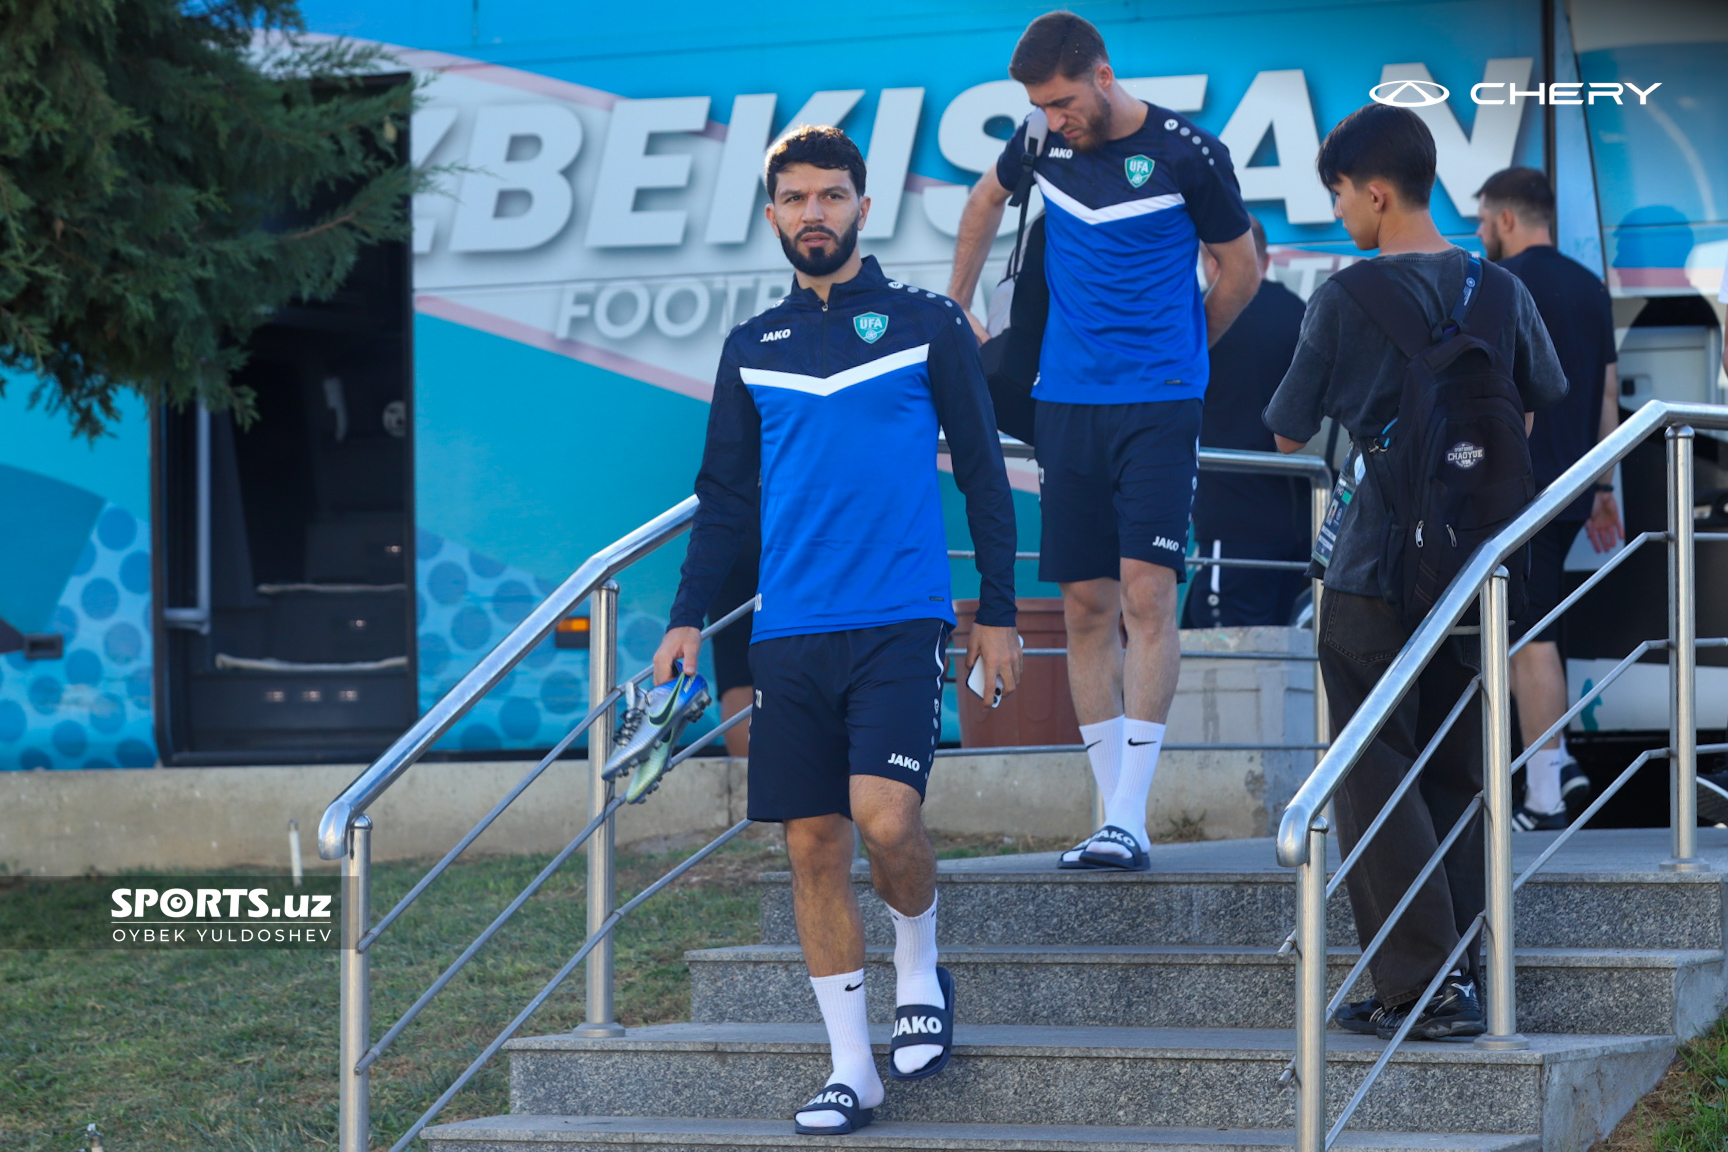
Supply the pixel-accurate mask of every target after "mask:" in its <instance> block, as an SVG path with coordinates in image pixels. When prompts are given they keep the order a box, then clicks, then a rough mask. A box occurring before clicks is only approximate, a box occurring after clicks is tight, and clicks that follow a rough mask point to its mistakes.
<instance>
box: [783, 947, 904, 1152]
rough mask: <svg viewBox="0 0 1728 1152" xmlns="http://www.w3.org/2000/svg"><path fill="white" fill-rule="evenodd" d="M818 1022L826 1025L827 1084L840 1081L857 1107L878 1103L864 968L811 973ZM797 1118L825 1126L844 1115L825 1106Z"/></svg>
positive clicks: (879, 1079)
mask: <svg viewBox="0 0 1728 1152" xmlns="http://www.w3.org/2000/svg"><path fill="white" fill-rule="evenodd" d="M810 987H812V988H814V989H815V990H816V1003H817V1005H818V1006H819V1007H821V1009H822V1023H824V1024H826V1025H827V1026H828V1047H829V1049H830V1051H831V1052H832V1053H833V1061H834V1068H833V1071H832V1072H831V1073H829V1076H828V1083H830V1084H844V1085H846V1086H847V1087H848V1088H851V1089H852V1090H853V1091H854V1092H856V1093H858V1107H860V1108H874V1107H876V1105H878V1104H880V1103H882V1095H883V1092H882V1077H881V1076H880V1075H878V1074H877V1072H876V1058H875V1057H874V1056H873V1055H872V1054H871V1052H870V1031H869V1023H868V1021H867V1020H866V1019H865V1016H864V969H862V968H860V969H858V971H856V972H846V973H843V974H842V975H839V976H812V977H810ZM798 1120H799V1122H800V1123H802V1124H806V1125H808V1126H810V1127H812V1128H829V1127H834V1126H836V1125H839V1124H843V1123H845V1121H846V1117H844V1116H842V1115H840V1113H838V1112H834V1111H831V1110H829V1109H827V1108H822V1109H816V1110H813V1111H810V1112H800V1113H798Z"/></svg>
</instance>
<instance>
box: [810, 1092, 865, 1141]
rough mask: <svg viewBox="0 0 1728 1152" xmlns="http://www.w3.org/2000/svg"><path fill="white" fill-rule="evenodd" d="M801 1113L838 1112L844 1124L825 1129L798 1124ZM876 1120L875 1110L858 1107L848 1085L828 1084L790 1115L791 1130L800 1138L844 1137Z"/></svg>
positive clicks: (856, 1098)
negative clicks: (843, 1118) (842, 1117)
mask: <svg viewBox="0 0 1728 1152" xmlns="http://www.w3.org/2000/svg"><path fill="white" fill-rule="evenodd" d="M802 1112H838V1113H840V1115H842V1116H844V1117H846V1123H844V1124H831V1125H829V1126H828V1127H826V1128H821V1127H816V1126H814V1125H810V1124H800V1123H798V1116H799V1113H802ZM874 1119H876V1109H874V1108H860V1107H858V1093H857V1092H855V1091H853V1090H852V1086H851V1085H849V1084H829V1085H826V1086H824V1087H823V1089H822V1091H820V1092H818V1093H816V1095H815V1096H814V1097H812V1098H811V1100H810V1103H808V1104H806V1105H804V1107H802V1108H800V1109H798V1111H797V1112H794V1113H793V1114H792V1130H793V1131H794V1132H796V1133H797V1134H798V1135H800V1136H845V1135H846V1134H847V1133H850V1132H856V1131H858V1129H860V1128H862V1127H864V1126H865V1125H866V1124H868V1123H870V1121H872V1120H874Z"/></svg>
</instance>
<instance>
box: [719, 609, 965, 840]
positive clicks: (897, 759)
mask: <svg viewBox="0 0 1728 1152" xmlns="http://www.w3.org/2000/svg"><path fill="white" fill-rule="evenodd" d="M950 630H951V629H950V626H949V624H948V622H947V621H945V620H908V621H905V622H903V623H898V624H883V625H880V626H878V627H875V628H857V629H853V630H852V631H849V632H816V633H810V634H806V635H801V636H776V637H774V638H772V639H769V640H758V641H756V643H754V644H752V645H750V673H751V676H752V677H753V678H754V683H755V685H756V710H755V711H754V712H753V713H752V714H751V716H750V804H749V807H750V819H752V820H797V819H801V818H803V817H806V816H828V815H831V814H833V813H836V812H838V813H839V814H840V815H842V816H845V817H847V818H848V819H850V818H851V816H852V798H851V779H852V777H853V776H885V777H887V778H888V779H890V780H899V781H900V782H902V783H904V784H906V785H908V786H910V787H912V788H915V789H917V791H918V795H919V796H920V797H922V796H923V795H924V785H925V782H926V781H927V780H928V778H929V775H930V766H931V764H932V762H933V754H934V753H935V751H936V741H937V738H938V737H939V736H940V735H941V732H942V674H943V671H944V670H945V666H946V663H947V661H946V658H945V655H944V650H945V649H946V648H947V645H948V633H949V631H950Z"/></svg>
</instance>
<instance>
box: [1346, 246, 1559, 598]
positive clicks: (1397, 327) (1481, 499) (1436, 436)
mask: <svg viewBox="0 0 1728 1152" xmlns="http://www.w3.org/2000/svg"><path fill="white" fill-rule="evenodd" d="M1333 279H1335V280H1337V281H1338V282H1339V284H1340V285H1341V286H1342V287H1343V288H1344V289H1345V290H1346V291H1348V292H1349V293H1350V295H1351V297H1352V298H1354V299H1355V301H1356V303H1357V304H1359V305H1360V306H1361V308H1362V311H1364V312H1366V313H1367V314H1368V317H1369V319H1371V320H1373V321H1374V323H1375V324H1376V325H1378V326H1379V328H1380V329H1381V331H1383V332H1384V333H1385V334H1386V335H1387V337H1388V338H1389V339H1391V341H1392V343H1393V344H1394V345H1395V346H1396V347H1397V348H1398V350H1399V351H1400V352H1402V353H1403V354H1404V355H1405V356H1406V357H1407V358H1408V359H1409V364H1408V366H1407V367H1406V368H1405V370H1404V382H1403V389H1402V392H1401V394H1400V396H1399V400H1398V414H1397V415H1396V416H1395V417H1394V418H1393V420H1392V421H1391V423H1389V424H1387V425H1386V426H1385V427H1384V428H1382V429H1380V430H1379V431H1378V432H1374V433H1371V434H1369V435H1366V436H1363V435H1360V434H1358V435H1357V436H1356V439H1357V449H1358V451H1360V452H1361V453H1362V456H1363V459H1364V461H1365V462H1366V464H1367V468H1368V471H1369V473H1370V474H1371V475H1372V476H1373V479H1374V486H1375V488H1376V490H1377V491H1378V492H1379V493H1380V498H1381V499H1382V500H1383V501H1384V502H1385V504H1386V511H1387V517H1388V520H1389V523H1388V525H1387V533H1386V540H1385V544H1384V551H1383V552H1382V553H1381V564H1380V589H1381V594H1382V595H1383V596H1384V597H1385V598H1386V600H1387V601H1388V602H1390V603H1391V604H1392V605H1393V606H1394V607H1395V608H1396V609H1397V610H1398V612H1399V616H1400V618H1401V619H1402V621H1403V623H1404V624H1405V626H1407V627H1410V628H1415V627H1416V626H1417V625H1418V624H1419V623H1421V621H1422V619H1423V618H1424V617H1425V616H1427V615H1428V612H1429V610H1430V609H1432V608H1433V607H1434V603H1435V601H1437V600H1439V598H1440V596H1441V595H1442V594H1443V593H1444V592H1445V591H1446V586H1447V585H1448V584H1450V583H1451V582H1452V578H1453V577H1454V576H1456V575H1457V574H1458V570H1459V569H1460V568H1462V567H1463V566H1464V561H1465V560H1467V559H1468V558H1469V556H1470V554H1471V553H1472V552H1474V551H1475V550H1476V546H1477V545H1479V544H1481V543H1482V542H1483V541H1484V540H1487V539H1488V538H1489V537H1491V536H1493V535H1494V534H1495V533H1496V532H1498V531H1499V530H1500V529H1502V528H1504V527H1505V526H1506V524H1507V523H1508V522H1509V521H1510V520H1511V519H1512V518H1513V517H1514V516H1516V515H1517V514H1518V513H1519V512H1521V511H1522V510H1523V509H1524V507H1525V505H1527V504H1529V503H1530V501H1531V499H1532V498H1533V497H1534V496H1535V495H1536V480H1535V476H1534V473H1533V472H1532V470H1531V467H1530V441H1529V438H1528V436H1527V434H1526V433H1525V430H1524V401H1523V398H1522V397H1521V396H1520V395H1519V394H1518V388H1517V386H1516V385H1515V384H1514V383H1513V381H1512V373H1511V370H1510V368H1509V367H1508V366H1507V364H1506V361H1505V358H1504V357H1503V356H1501V355H1500V352H1499V349H1498V347H1497V346H1496V345H1495V343H1493V340H1494V337H1495V335H1496V332H1497V329H1498V326H1499V324H1500V323H1501V321H1502V320H1503V319H1504V317H1505V316H1506V314H1507V313H1508V312H1509V311H1510V310H1511V307H1512V302H1513V299H1514V296H1513V292H1514V282H1513V278H1512V274H1511V273H1509V272H1507V271H1506V270H1504V269H1502V268H1496V267H1494V266H1493V265H1487V266H1484V265H1483V264H1482V262H1481V261H1480V260H1478V259H1476V258H1475V257H1474V256H1472V257H1471V258H1470V263H1469V266H1468V269H1467V270H1466V272H1465V275H1464V291H1463V292H1462V293H1461V294H1460V296H1459V298H1458V302H1457V304H1456V305H1455V306H1454V307H1453V309H1452V312H1451V315H1449V316H1448V317H1447V318H1446V319H1445V320H1444V321H1442V322H1441V324H1440V326H1439V327H1438V328H1435V329H1430V328H1429V326H1428V322H1427V320H1426V319H1425V318H1424V317H1423V314H1422V309H1421V308H1420V306H1419V305H1418V304H1417V303H1416V301H1415V300H1414V299H1413V298H1412V297H1411V295H1410V293H1409V292H1408V291H1407V290H1406V289H1405V288H1404V287H1403V285H1401V284H1399V283H1398V282H1397V281H1396V280H1394V279H1393V278H1392V277H1390V276H1388V275H1387V274H1386V273H1385V272H1384V271H1383V270H1381V269H1380V268H1379V267H1377V266H1376V264H1375V262H1374V261H1372V260H1364V261H1361V262H1359V263H1356V264H1353V265H1351V266H1350V267H1348V268H1345V269H1343V270H1342V271H1340V272H1338V273H1337V274H1336V275H1334V276H1333ZM1352 431H1353V432H1354V430H1352ZM1528 567H1529V553H1528V549H1527V548H1526V549H1524V550H1522V551H1521V552H1520V553H1519V554H1518V556H1517V557H1516V558H1515V562H1512V563H1508V564H1507V569H1508V571H1509V572H1510V574H1511V581H1510V584H1509V587H1508V589H1507V591H1508V611H1509V613H1510V614H1511V615H1514V616H1515V615H1517V614H1519V613H1520V612H1522V610H1523V607H1524V580H1525V576H1526V574H1527V570H1528Z"/></svg>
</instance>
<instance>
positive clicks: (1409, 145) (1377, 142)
mask: <svg viewBox="0 0 1728 1152" xmlns="http://www.w3.org/2000/svg"><path fill="white" fill-rule="evenodd" d="M1315 167H1316V168H1317V169H1319V171H1320V182H1321V183H1322V184H1324V185H1326V187H1328V188H1333V187H1335V186H1336V185H1337V183H1338V181H1339V180H1340V179H1342V178H1345V177H1348V178H1349V180H1350V182H1351V183H1353V184H1363V183H1366V182H1367V181H1369V180H1372V179H1374V178H1375V177H1378V178H1380V179H1382V180H1385V181H1387V182H1388V183H1390V184H1391V185H1392V187H1393V188H1394V189H1395V190H1396V191H1397V193H1398V198H1399V199H1400V200H1403V201H1405V202H1406V203H1407V204H1408V205H1409V206H1411V207H1415V208H1426V207H1427V206H1428V198H1429V197H1430V196H1432V195H1433V194H1434V136H1433V134H1432V133H1431V132H1429V131H1428V125H1426V124H1424V123H1422V117H1420V116H1418V115H1416V113H1414V112H1412V111H1410V109H1408V108H1394V107H1392V106H1390V105H1387V104H1364V105H1362V107H1360V108H1358V109H1356V111H1354V112H1352V113H1350V115H1348V116H1346V117H1344V119H1342V120H1340V121H1338V124H1337V125H1336V126H1335V127H1334V128H1333V129H1332V131H1330V132H1328V133H1326V141H1325V143H1323V144H1321V145H1320V155H1319V157H1318V158H1317V159H1316V161H1315Z"/></svg>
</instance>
